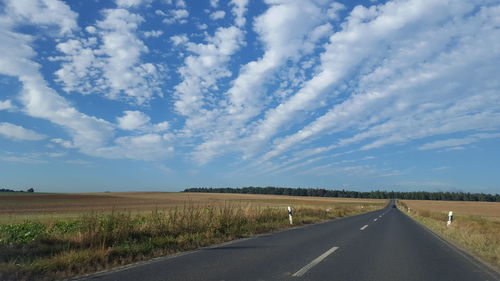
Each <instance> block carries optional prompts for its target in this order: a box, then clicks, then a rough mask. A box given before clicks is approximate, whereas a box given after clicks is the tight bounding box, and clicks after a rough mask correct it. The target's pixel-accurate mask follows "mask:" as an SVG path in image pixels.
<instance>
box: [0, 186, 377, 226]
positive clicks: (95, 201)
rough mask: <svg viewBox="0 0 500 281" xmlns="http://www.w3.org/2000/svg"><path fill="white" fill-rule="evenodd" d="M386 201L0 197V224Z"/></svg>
mask: <svg viewBox="0 0 500 281" xmlns="http://www.w3.org/2000/svg"><path fill="white" fill-rule="evenodd" d="M384 202H386V200H374V199H351V198H324V197H301V196H280V195H260V194H217V193H177V192H172V193H170V192H116V193H115V192H113V193H79V194H36V193H35V194H19V193H13V194H8V193H6V194H0V223H2V222H3V223H5V222H9V223H11V222H16V221H23V220H25V219H30V220H33V219H36V220H46V219H50V218H54V217H57V218H71V217H74V216H78V215H81V214H82V213H90V212H110V211H132V212H141V211H153V210H168V209H174V208H180V207H183V206H185V205H190V206H206V205H210V206H217V205H218V206H221V205H224V204H228V203H230V204H236V205H242V206H248V205H250V206H252V207H270V206H286V205H292V206H321V205H324V206H326V205H331V204H334V203H335V204H341V205H348V204H356V205H359V204H364V203H366V204H371V203H384Z"/></svg>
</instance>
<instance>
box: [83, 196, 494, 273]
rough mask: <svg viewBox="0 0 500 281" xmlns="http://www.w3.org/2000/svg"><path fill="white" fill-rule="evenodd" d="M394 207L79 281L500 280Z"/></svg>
mask: <svg viewBox="0 0 500 281" xmlns="http://www.w3.org/2000/svg"><path fill="white" fill-rule="evenodd" d="M393 204H394V202H391V203H390V204H389V205H388V206H387V207H386V208H384V209H381V210H378V211H374V212H370V213H366V214H361V215H357V216H352V217H346V218H342V219H336V220H332V221H328V222H324V223H320V224H315V225H309V226H305V227H299V228H295V229H290V230H286V231H281V232H276V233H271V234H267V235H261V236H257V237H253V238H246V239H240V240H237V241H234V242H230V243H226V244H223V245H218V246H214V247H209V248H203V249H200V250H196V251H191V252H188V253H184V254H179V255H174V256H170V257H163V258H158V259H155V260H152V261H149V262H146V263H141V264H136V265H132V266H129V267H124V268H120V269H118V270H114V271H109V272H105V273H99V274H94V275H90V276H87V277H84V278H80V279H75V280H82V281H83V280H85V281H91V280H92V281H97V280H106V281H108V280H109V281H115V280H116V281H118V280H119V281H138V280H147V281H167V280H181V281H184V280H190V281H191V280H225V281H238V280H252V281H253V280H269V281H273V280H297V281H299V280H311V281H321V280H342V281H351V280H352V281H363V280H370V281H377V280H380V281H392V280H394V281H403V280H408V281H411V280H419V281H420V280H426V281H433V280H450V281H460V280H470V281H480V280H492V281H493V280H500V275H499V274H498V273H497V272H495V271H494V270H492V269H490V268H488V267H486V266H485V265H483V264H482V263H480V262H478V261H477V260H475V259H474V258H472V257H471V256H469V255H468V254H466V253H464V252H462V251H461V250H459V249H457V248H456V247H454V246H452V245H450V244H449V243H448V242H445V241H443V240H442V239H440V238H439V237H437V236H436V235H435V234H433V233H432V232H430V231H429V230H427V229H426V228H424V227H422V226H421V225H420V224H418V223H416V222H415V221H413V220H412V219H411V218H409V217H408V216H406V215H405V214H403V213H402V212H401V211H400V210H398V209H397V208H393Z"/></svg>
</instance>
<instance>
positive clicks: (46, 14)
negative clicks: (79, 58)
mask: <svg viewBox="0 0 500 281" xmlns="http://www.w3.org/2000/svg"><path fill="white" fill-rule="evenodd" d="M4 3H5V5H6V7H5V13H6V14H8V15H9V17H10V18H11V19H12V20H14V21H15V22H17V23H24V22H31V23H33V24H37V25H47V26H54V25H55V26H58V28H59V31H60V34H68V33H70V32H71V31H72V30H75V29H76V27H77V24H76V18H77V14H76V13H75V12H73V11H72V10H71V9H70V7H69V6H68V5H66V4H65V3H64V2H62V1H59V0H6V1H5V2H4Z"/></svg>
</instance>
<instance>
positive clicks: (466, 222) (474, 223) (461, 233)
mask: <svg viewBox="0 0 500 281" xmlns="http://www.w3.org/2000/svg"><path fill="white" fill-rule="evenodd" d="M397 204H398V208H399V209H400V210H401V211H403V212H405V213H406V214H408V215H410V216H411V217H412V218H414V219H415V220H417V221H418V222H420V223H421V224H423V225H425V226H426V227H428V228H429V229H431V230H432V231H434V232H436V233H437V234H439V235H440V236H441V237H443V238H445V239H446V240H448V241H452V242H453V243H455V244H456V245H458V246H460V247H461V248H463V249H465V250H467V251H468V252H470V253H472V254H473V255H475V256H477V257H479V258H480V259H482V260H483V261H485V262H487V263H488V264H490V265H491V266H493V268H495V269H496V270H497V271H499V270H500V235H499V233H500V222H499V221H495V220H488V219H486V218H483V217H481V216H477V215H454V220H453V223H452V224H451V225H449V226H447V225H446V222H447V220H448V213H447V212H435V211H429V210H426V209H410V211H408V206H407V205H406V204H405V203H404V202H403V201H398V203H397Z"/></svg>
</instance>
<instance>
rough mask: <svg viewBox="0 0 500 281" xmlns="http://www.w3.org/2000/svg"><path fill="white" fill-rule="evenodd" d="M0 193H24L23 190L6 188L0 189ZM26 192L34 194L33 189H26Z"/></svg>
mask: <svg viewBox="0 0 500 281" xmlns="http://www.w3.org/2000/svg"><path fill="white" fill-rule="evenodd" d="M0 192H24V190H13V189H8V188H0ZM26 192H35V190H34V189H33V188H28V189H27V190H26Z"/></svg>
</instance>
